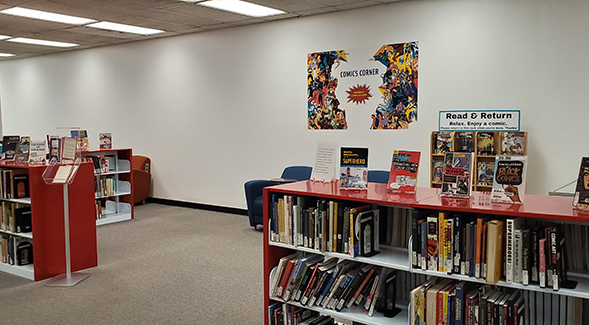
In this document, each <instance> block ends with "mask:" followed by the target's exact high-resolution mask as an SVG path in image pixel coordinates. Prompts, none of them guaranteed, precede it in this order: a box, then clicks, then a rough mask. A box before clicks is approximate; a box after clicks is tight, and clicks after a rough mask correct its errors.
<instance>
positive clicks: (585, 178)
mask: <svg viewBox="0 0 589 325" xmlns="http://www.w3.org/2000/svg"><path fill="white" fill-rule="evenodd" d="M573 206H575V207H577V208H582V209H589V157H583V158H581V168H580V169H579V176H578V178H577V186H576V187H575V195H574V198H573Z"/></svg>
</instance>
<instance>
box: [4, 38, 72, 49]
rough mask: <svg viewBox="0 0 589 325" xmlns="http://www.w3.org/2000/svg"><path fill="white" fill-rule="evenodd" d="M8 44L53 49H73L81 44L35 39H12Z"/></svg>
mask: <svg viewBox="0 0 589 325" xmlns="http://www.w3.org/2000/svg"><path fill="white" fill-rule="evenodd" d="M7 42H15V43H24V44H33V45H43V46H53V47H73V46H79V44H74V43H64V42H55V41H45V40H40V39H34V38H25V37H17V38H11V39H9V40H7Z"/></svg>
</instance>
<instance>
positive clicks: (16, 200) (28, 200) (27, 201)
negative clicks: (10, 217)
mask: <svg viewBox="0 0 589 325" xmlns="http://www.w3.org/2000/svg"><path fill="white" fill-rule="evenodd" d="M0 200H1V201H6V202H14V203H22V204H31V198H30V197H23V198H20V199H0Z"/></svg>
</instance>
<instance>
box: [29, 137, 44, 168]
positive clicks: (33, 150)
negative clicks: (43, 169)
mask: <svg viewBox="0 0 589 325" xmlns="http://www.w3.org/2000/svg"><path fill="white" fill-rule="evenodd" d="M46 158H47V143H46V141H45V140H43V141H31V144H30V147H29V162H30V163H44V162H45V159H46Z"/></svg>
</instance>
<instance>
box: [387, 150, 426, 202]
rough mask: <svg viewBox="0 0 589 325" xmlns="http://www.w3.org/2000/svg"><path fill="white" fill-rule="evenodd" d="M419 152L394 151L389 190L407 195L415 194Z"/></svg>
mask: <svg viewBox="0 0 589 325" xmlns="http://www.w3.org/2000/svg"><path fill="white" fill-rule="evenodd" d="M420 156H421V152H419V151H405V150H395V151H393V162H392V163H391V171H390V173H389V182H388V189H389V190H393V191H400V192H406V193H413V192H415V185H416V184H417V171H418V168H419V158H420Z"/></svg>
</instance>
